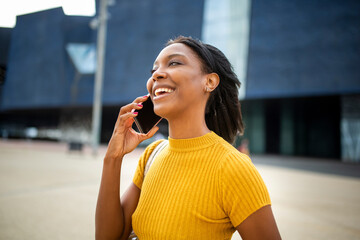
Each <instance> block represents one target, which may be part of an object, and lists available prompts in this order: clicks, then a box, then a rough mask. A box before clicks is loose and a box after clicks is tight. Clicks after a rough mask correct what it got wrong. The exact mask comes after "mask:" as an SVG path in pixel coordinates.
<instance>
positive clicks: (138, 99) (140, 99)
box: [134, 94, 150, 103]
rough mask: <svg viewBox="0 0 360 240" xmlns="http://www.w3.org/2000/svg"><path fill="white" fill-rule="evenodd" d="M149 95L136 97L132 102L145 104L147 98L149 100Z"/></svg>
mask: <svg viewBox="0 0 360 240" xmlns="http://www.w3.org/2000/svg"><path fill="white" fill-rule="evenodd" d="M149 96H150V94H148V95H145V96H142V97H138V98H136V99H135V100H134V103H142V102H145V101H146V100H147V99H148V98H149Z"/></svg>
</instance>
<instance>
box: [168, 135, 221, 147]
mask: <svg viewBox="0 0 360 240" xmlns="http://www.w3.org/2000/svg"><path fill="white" fill-rule="evenodd" d="M218 138H219V137H218V136H217V135H216V133H214V132H213V131H211V132H209V133H207V134H205V135H203V136H200V137H195V138H186V139H174V138H171V137H169V148H170V149H171V150H176V151H193V150H196V149H202V148H206V147H209V146H211V145H213V144H214V143H215V142H217V141H218Z"/></svg>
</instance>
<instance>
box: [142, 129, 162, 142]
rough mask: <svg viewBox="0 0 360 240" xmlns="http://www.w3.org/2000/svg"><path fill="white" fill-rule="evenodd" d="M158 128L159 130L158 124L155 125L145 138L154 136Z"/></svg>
mask: <svg viewBox="0 0 360 240" xmlns="http://www.w3.org/2000/svg"><path fill="white" fill-rule="evenodd" d="M158 130H159V127H158V126H155V127H153V128H152V129H151V130H150V131H149V132H148V133H147V134H145V137H146V138H145V139H148V138H151V137H153V136H154V135H155V133H156V132H157V131H158ZM145 139H144V140H145Z"/></svg>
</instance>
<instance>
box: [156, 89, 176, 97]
mask: <svg viewBox="0 0 360 240" xmlns="http://www.w3.org/2000/svg"><path fill="white" fill-rule="evenodd" d="M173 91H174V90H173V89H171V88H158V89H156V90H155V96H159V95H160V93H161V92H167V93H171V92H173Z"/></svg>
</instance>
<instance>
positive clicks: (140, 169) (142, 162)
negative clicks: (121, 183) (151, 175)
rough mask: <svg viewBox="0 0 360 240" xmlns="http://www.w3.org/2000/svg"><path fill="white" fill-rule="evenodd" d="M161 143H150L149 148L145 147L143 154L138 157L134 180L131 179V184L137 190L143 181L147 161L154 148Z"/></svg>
mask: <svg viewBox="0 0 360 240" xmlns="http://www.w3.org/2000/svg"><path fill="white" fill-rule="evenodd" d="M162 141H163V140H158V141H155V142H153V143H151V144H150V145H149V146H147V147H146V149H145V150H144V152H143V153H142V155H141V156H140V159H139V162H138V165H137V167H136V170H135V174H134V178H133V183H134V184H135V185H136V186H137V187H138V188H139V189H141V187H142V183H143V180H144V170H145V166H146V163H147V160H148V159H149V157H150V155H151V153H152V152H153V150H154V149H155V148H156V146H157V145H159V143H160V142H162Z"/></svg>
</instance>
